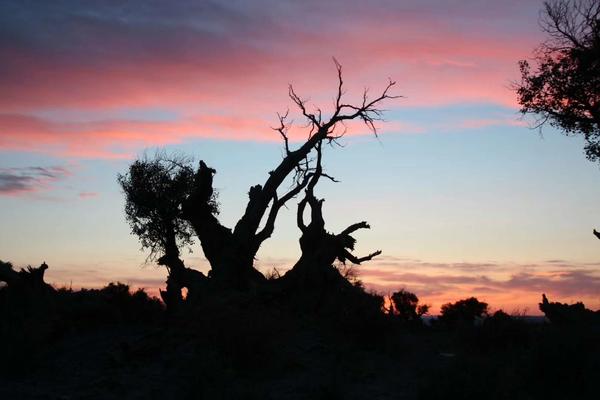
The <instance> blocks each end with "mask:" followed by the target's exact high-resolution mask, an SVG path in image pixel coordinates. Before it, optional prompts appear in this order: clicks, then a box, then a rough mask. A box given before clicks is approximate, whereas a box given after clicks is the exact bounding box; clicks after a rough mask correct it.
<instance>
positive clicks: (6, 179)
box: [0, 166, 71, 196]
mask: <svg viewBox="0 0 600 400" xmlns="http://www.w3.org/2000/svg"><path fill="white" fill-rule="evenodd" d="M70 175H71V171H70V170H69V169H68V168H67V167H63V166H53V167H22V168H0V196H23V195H32V194H35V193H38V192H41V191H46V190H49V189H51V188H52V185H53V184H54V183H56V182H57V181H60V180H62V179H65V178H66V177H68V176H70Z"/></svg>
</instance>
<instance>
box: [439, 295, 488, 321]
mask: <svg viewBox="0 0 600 400" xmlns="http://www.w3.org/2000/svg"><path fill="white" fill-rule="evenodd" d="M487 313H488V304H487V303H485V302H483V301H479V300H477V298H475V297H469V298H468V299H463V300H459V301H457V302H455V303H446V304H444V305H442V308H441V314H440V317H439V319H440V321H442V322H445V323H447V324H449V325H453V324H456V323H458V322H461V321H462V322H473V321H474V320H475V318H481V317H483V316H485V315H487Z"/></svg>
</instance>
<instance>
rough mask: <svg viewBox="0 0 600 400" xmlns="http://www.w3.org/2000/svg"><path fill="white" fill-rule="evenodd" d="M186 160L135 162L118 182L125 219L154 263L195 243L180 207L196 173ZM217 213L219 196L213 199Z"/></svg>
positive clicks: (161, 157)
mask: <svg viewBox="0 0 600 400" xmlns="http://www.w3.org/2000/svg"><path fill="white" fill-rule="evenodd" d="M189 164H190V162H189V160H187V159H185V158H183V157H168V156H166V155H165V154H160V153H158V154H156V156H155V157H153V158H149V157H145V158H143V159H139V160H136V161H134V162H133V164H131V165H130V166H129V171H128V172H127V173H126V174H124V175H119V176H118V180H119V184H120V185H121V188H122V189H123V192H124V193H125V216H126V219H127V222H129V225H130V226H131V232H132V233H133V234H135V235H136V236H137V237H138V239H139V240H140V243H141V244H142V248H143V249H149V250H150V254H149V256H148V257H149V258H150V259H151V260H153V259H156V258H159V257H161V256H163V255H165V254H166V253H167V252H169V251H173V248H174V249H175V250H178V249H179V248H180V247H182V246H188V245H191V244H192V243H193V240H192V229H191V227H190V225H189V223H188V222H187V221H186V220H185V219H183V218H182V211H181V204H182V203H183V201H184V200H185V199H186V198H187V197H188V196H189V195H190V191H191V189H192V186H193V185H192V182H193V179H194V170H193V169H192V167H191V166H190V165H189ZM211 207H212V210H211V211H212V212H213V213H215V214H216V213H218V207H217V203H216V196H214V195H213V198H212V199H211Z"/></svg>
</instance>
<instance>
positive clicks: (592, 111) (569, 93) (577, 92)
mask: <svg viewBox="0 0 600 400" xmlns="http://www.w3.org/2000/svg"><path fill="white" fill-rule="evenodd" d="M540 24H541V27H542V29H543V31H544V32H546V33H547V34H548V39H547V40H546V41H545V42H543V43H542V44H541V45H540V46H539V47H538V48H537V49H536V51H535V53H534V64H535V66H534V67H532V66H531V65H530V63H529V62H528V61H526V60H522V61H520V63H519V65H520V69H521V82H520V83H519V84H517V85H516V91H517V95H518V100H519V103H520V104H521V112H522V113H523V114H533V115H535V116H537V117H538V120H537V126H538V127H541V126H542V125H544V124H545V123H550V125H552V126H555V127H557V128H559V129H561V130H563V131H564V132H565V133H566V134H567V135H570V134H573V135H582V136H583V137H584V138H585V140H586V147H585V151H586V154H587V157H588V159H590V160H592V161H595V160H598V158H599V157H600V2H598V1H597V0H558V1H552V2H545V3H544V10H543V14H542V18H541V21H540Z"/></svg>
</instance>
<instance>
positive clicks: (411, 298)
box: [391, 289, 429, 321]
mask: <svg viewBox="0 0 600 400" xmlns="http://www.w3.org/2000/svg"><path fill="white" fill-rule="evenodd" d="M391 301H392V306H393V308H392V311H393V314H394V315H395V316H397V317H398V318H399V319H401V320H403V321H415V320H419V319H420V318H421V317H422V316H423V315H425V314H427V313H428V312H429V305H427V304H419V298H418V297H417V295H416V294H414V293H411V292H409V291H408V290H404V289H401V290H399V291H397V292H394V293H393V294H392V296H391Z"/></svg>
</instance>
